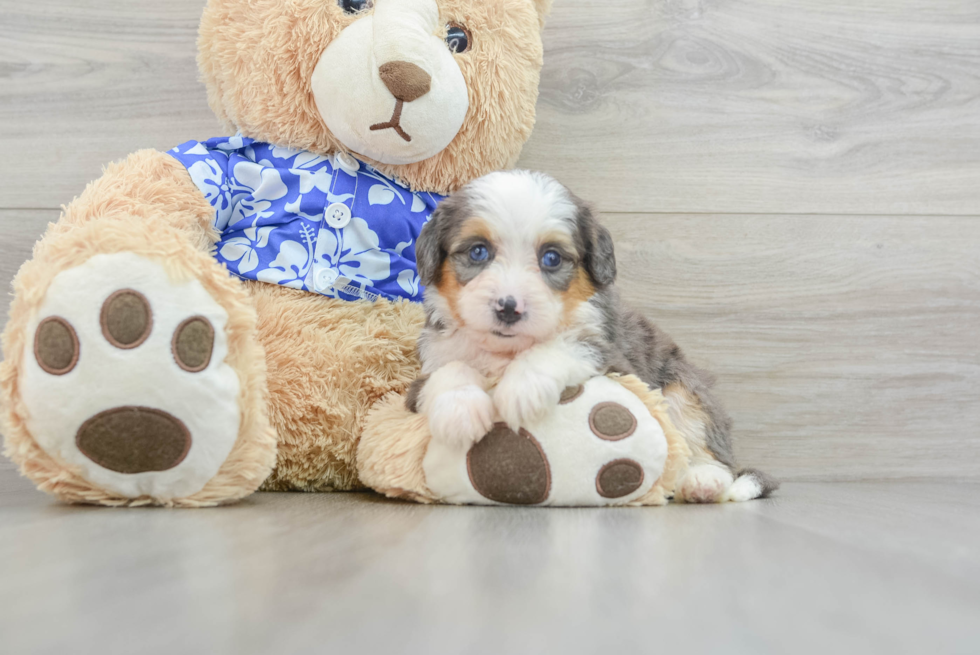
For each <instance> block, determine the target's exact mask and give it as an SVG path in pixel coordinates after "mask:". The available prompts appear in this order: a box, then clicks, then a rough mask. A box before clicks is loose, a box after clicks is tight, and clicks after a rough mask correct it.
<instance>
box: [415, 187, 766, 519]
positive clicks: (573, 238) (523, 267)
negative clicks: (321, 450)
mask: <svg viewBox="0 0 980 655" xmlns="http://www.w3.org/2000/svg"><path fill="white" fill-rule="evenodd" d="M416 255H417V259H418V268H419V275H420V278H421V281H422V284H424V285H425V286H426V291H425V309H426V315H427V321H426V325H425V328H424V330H423V332H422V335H421V338H420V339H419V355H420V358H421V360H422V377H420V378H419V380H417V381H416V382H415V383H414V384H413V385H412V388H411V390H410V392H409V398H408V406H409V408H410V409H412V410H413V411H416V412H420V413H423V414H425V415H427V416H428V419H429V426H430V428H431V432H432V438H433V439H442V440H447V441H457V442H458V445H459V446H460V447H463V448H468V447H469V446H471V445H472V444H473V443H475V442H476V441H478V440H479V439H481V438H482V437H483V436H484V435H485V434H486V433H487V432H489V431H490V429H491V427H492V426H493V422H494V420H495V415H499V417H500V418H501V419H502V420H503V421H504V422H506V423H507V424H508V425H509V426H510V427H511V428H512V429H514V430H517V429H518V428H519V427H520V426H521V425H524V424H527V423H529V422H532V421H534V420H535V419H538V418H540V417H541V416H542V415H543V414H545V413H546V412H548V411H550V410H551V409H552V408H554V407H555V406H557V405H558V403H559V399H560V396H561V393H562V391H563V390H564V389H565V388H566V387H569V386H572V385H577V384H580V383H582V382H585V381H586V380H588V379H589V378H591V377H594V376H597V375H602V374H604V373H606V372H609V371H615V372H620V373H624V374H626V373H633V374H635V375H636V376H638V377H639V378H640V379H641V380H643V381H644V382H645V383H646V384H648V385H649V386H650V387H652V388H661V389H663V393H664V396H665V397H666V399H667V400H668V402H669V404H670V415H671V418H672V420H673V421H674V424H675V425H676V427H677V428H678V430H679V431H680V432H681V434H682V435H683V436H684V437H685V439H686V440H687V442H688V445H689V446H690V448H691V451H692V453H693V458H692V462H691V466H690V468H689V469H688V471H687V473H686V474H685V475H684V477H683V478H682V480H681V482H680V483H679V484H678V488H677V489H676V490H675V499H676V500H682V501H685V502H698V503H709V502H719V501H726V500H732V501H743V500H751V499H753V498H760V497H765V496H767V495H769V494H770V493H772V491H774V490H775V489H776V487H777V484H776V482H775V481H773V480H772V479H770V478H769V477H767V476H766V475H764V474H763V473H761V472H759V471H754V470H745V471H742V472H740V473H738V474H737V475H736V474H735V471H736V470H737V469H736V466H735V459H734V456H733V453H732V445H731V437H730V432H731V419H729V417H728V415H727V414H726V413H725V411H724V410H723V409H722V407H721V405H719V404H718V402H717V401H716V400H715V398H714V397H713V396H712V393H711V385H712V378H711V377H710V376H709V375H708V374H707V373H705V372H704V371H702V370H700V369H698V368H697V367H695V366H694V365H692V364H691V363H689V362H688V361H687V359H685V357H684V354H683V353H682V352H681V350H680V348H678V347H677V345H675V344H674V342H673V341H671V339H670V337H668V336H667V335H666V334H664V333H663V332H661V331H660V330H659V329H658V328H657V327H656V326H654V325H653V324H651V323H650V322H649V321H647V320H646V319H645V318H644V317H643V316H641V315H640V314H638V313H637V312H635V311H633V310H632V309H630V308H628V307H624V306H623V305H622V304H620V301H619V294H618V292H617V289H616V287H615V286H614V282H615V280H616V257H615V253H614V251H613V242H612V237H611V235H610V234H609V231H608V230H607V229H606V228H604V227H603V226H601V225H600V224H599V223H598V222H597V220H596V218H595V216H594V215H593V213H592V211H591V210H590V208H589V207H588V206H587V205H586V204H585V203H583V202H582V201H581V200H580V199H579V198H577V197H576V196H575V195H574V194H572V193H571V192H570V191H569V190H568V189H566V188H565V187H564V186H562V185H561V184H560V183H558V182H557V181H556V180H554V179H553V178H551V177H549V176H547V175H544V174H542V173H534V172H529V171H509V172H499V173H492V174H490V175H487V176H485V177H482V178H479V179H477V180H475V181H473V182H471V183H470V184H468V185H467V186H465V187H464V188H463V189H461V190H460V191H458V192H457V193H455V194H453V195H452V196H450V197H449V198H447V199H446V200H445V201H443V202H442V204H440V205H439V207H438V208H437V209H436V211H435V213H434V214H433V215H432V218H431V219H430V221H429V222H428V224H426V226H425V228H423V230H422V233H421V235H420V236H419V239H418V242H417V244H416ZM491 389H492V391H491Z"/></svg>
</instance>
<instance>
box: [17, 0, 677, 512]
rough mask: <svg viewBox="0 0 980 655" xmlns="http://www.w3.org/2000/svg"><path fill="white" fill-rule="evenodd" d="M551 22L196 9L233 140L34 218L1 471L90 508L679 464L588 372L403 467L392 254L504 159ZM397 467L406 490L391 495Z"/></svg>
mask: <svg viewBox="0 0 980 655" xmlns="http://www.w3.org/2000/svg"><path fill="white" fill-rule="evenodd" d="M549 8H550V0H494V1H493V2H486V1H485V0H289V2H267V1H261V2H256V1H255V0H209V1H208V3H207V5H206V8H205V10H204V14H203V19H202V22H201V27H200V35H199V60H198V61H199V67H200V70H201V73H202V77H203V80H204V82H205V85H206V87H207V92H208V98H209V102H210V105H211V107H212V109H213V110H214V111H215V113H216V114H217V115H218V116H219V118H220V119H221V120H222V121H223V122H224V123H225V124H226V125H227V128H228V132H229V133H231V134H234V136H226V137H217V138H212V139H208V140H204V141H197V140H192V141H188V142H186V143H184V144H181V145H177V146H176V147H174V148H173V149H172V150H170V151H168V152H159V151H153V150H144V151H139V152H136V153H134V154H133V155H131V156H130V157H128V158H127V159H126V160H124V161H122V162H119V163H115V164H112V165H110V166H108V167H107V168H106V170H105V172H104V175H103V176H102V177H101V178H100V179H99V180H97V181H95V182H93V183H91V184H90V185H89V186H88V187H87V188H86V189H85V190H84V192H83V193H82V194H81V195H80V196H79V197H78V198H76V199H75V200H74V201H73V202H72V203H71V204H69V205H68V206H67V207H66V208H65V210H64V212H63V214H62V216H61V217H60V219H59V220H58V221H57V222H56V223H54V224H52V225H50V226H49V228H48V230H47V232H46V233H45V234H44V236H43V238H42V239H41V240H40V241H39V242H38V244H37V245H36V247H35V250H34V254H33V257H32V259H31V260H30V261H28V262H27V263H25V264H24V265H23V267H22V268H21V270H20V271H19V273H18V275H17V277H16V278H15V280H14V284H13V287H14V299H13V301H12V304H11V311H10V319H9V322H8V325H7V326H6V329H5V331H4V334H3V350H4V360H3V363H2V365H0V399H2V406H3V407H2V421H3V432H4V435H5V452H6V454H7V455H8V456H9V457H10V458H11V459H13V460H14V461H15V462H16V463H17V464H18V465H19V466H20V468H21V471H22V472H23V473H24V474H25V475H26V476H28V477H29V478H30V479H31V480H33V481H34V482H35V483H36V484H37V485H38V487H39V488H41V489H43V490H44V491H47V492H49V493H51V494H53V495H55V496H56V497H58V498H60V499H62V500H64V501H67V502H78V503H92V504H102V505H114V506H138V505H150V504H155V505H165V506H182V507H199V506H210V505H218V504H224V503H230V502H233V501H236V500H238V499H241V498H243V497H245V496H247V495H249V494H251V493H252V492H254V491H255V490H257V489H259V488H262V489H265V490H297V491H328V490H351V489H359V488H363V486H364V485H370V486H372V487H375V488H377V489H379V490H381V491H383V492H385V493H388V494H389V495H399V496H401V497H408V498H413V499H416V500H424V501H428V502H432V501H435V500H442V501H444V502H491V503H493V502H500V503H511V504H521V503H522V502H525V501H529V500H530V501H534V502H535V503H538V504H549V503H550V504H563V503H564V504H568V503H573V504H574V503H575V502H585V503H586V504H589V503H590V502H591V503H593V504H603V503H605V502H606V501H607V500H608V501H609V502H616V503H630V504H656V503H658V502H661V501H662V500H663V499H664V498H665V497H666V494H667V493H669V489H668V487H669V482H670V480H671V479H672V471H674V469H675V468H676V467H675V464H676V462H680V461H681V460H682V459H683V458H682V457H681V458H678V457H677V456H675V455H676V454H677V453H678V452H680V451H679V450H677V447H674V446H672V445H671V444H673V443H674V442H673V441H672V438H671V436H670V435H671V430H670V428H669V427H666V428H665V426H667V425H668V422H667V421H666V419H665V417H664V414H663V412H662V411H661V410H662V408H661V406H660V401H658V400H657V399H656V398H654V397H652V396H649V394H650V393H653V392H650V391H649V390H646V389H641V388H640V387H639V386H637V384H636V382H637V381H635V380H634V381H632V382H630V381H626V380H625V379H624V380H617V381H611V380H609V379H605V378H603V379H597V380H593V381H590V383H589V384H588V385H586V386H587V387H588V389H587V390H586V391H587V392H586V393H585V396H584V400H582V399H580V400H577V401H575V402H572V403H571V404H569V405H568V407H563V408H559V409H558V410H556V414H555V417H554V421H556V423H555V424H554V425H553V426H552V427H551V428H549V427H547V426H528V427H527V429H525V430H522V431H521V433H520V434H517V433H510V432H509V431H507V430H503V429H501V430H497V431H495V432H494V433H492V434H491V435H488V436H487V438H485V439H484V440H483V442H481V443H483V445H482V447H481V449H480V450H479V452H478V453H477V454H475V455H474V454H473V453H469V454H467V453H451V452H442V451H440V450H439V448H438V447H433V448H427V446H428V440H427V436H426V434H425V432H426V431H425V429H424V427H425V426H424V425H420V424H419V420H420V419H419V417H418V416H415V415H411V414H406V413H405V412H406V410H405V407H404V400H403V394H404V393H405V391H406V389H407V388H408V385H409V384H410V383H411V382H412V381H413V380H414V379H415V378H416V377H417V375H418V372H419V363H418V359H417V355H416V340H417V337H418V335H419V331H420V329H421V327H422V325H423V322H424V316H423V311H422V308H421V305H420V303H419V302H418V301H419V300H420V299H421V297H422V294H423V288H422V287H421V285H420V281H419V276H418V272H417V269H416V266H415V251H414V248H415V243H416V241H417V239H418V236H419V233H420V231H421V229H422V227H423V226H424V225H425V223H426V221H427V219H428V217H429V216H430V214H431V213H432V211H433V210H434V208H435V206H436V205H437V204H438V203H439V202H440V200H441V199H442V198H443V197H444V196H445V195H446V194H449V193H451V192H453V191H454V190H455V189H457V188H459V187H460V186H462V185H463V184H465V183H466V182H468V181H470V180H472V179H474V178H476V177H478V176H481V175H483V174H486V173H488V172H491V171H494V170H498V169H502V168H509V167H512V166H513V165H514V164H515V163H516V161H517V158H518V156H519V154H520V151H521V148H522V146H523V144H524V143H525V142H526V140H527V139H528V137H529V135H530V133H531V129H532V127H533V124H534V118H535V102H536V98H537V91H538V81H539V72H540V69H541V65H542V43H541V28H542V25H543V21H544V18H545V16H546V14H547V13H548V11H549ZM603 385H605V386H603ZM609 385H611V386H609ZM640 386H642V385H640ZM602 398H606V400H605V401H603V402H605V405H606V407H607V409H608V407H609V406H611V405H610V402H612V401H610V400H609V399H610V398H611V399H613V400H615V401H616V402H612V404H613V405H616V406H617V407H619V408H620V409H622V408H630V407H632V410H630V411H627V414H630V415H631V416H633V417H634V418H635V417H639V428H638V430H637V431H636V433H637V434H636V436H635V438H634V437H631V438H630V439H623V440H622V441H618V440H617V439H613V438H610V437H609V436H608V435H605V436H604V435H603V433H602V429H598V431H597V430H596V428H595V425H596V424H595V421H594V420H593V419H594V417H591V418H590V417H589V416H586V415H584V414H583V415H582V416H579V414H582V412H586V414H588V413H589V412H590V411H591V410H590V409H589V407H586V404H588V403H592V404H593V405H597V404H599V405H601V404H602V402H599V401H600V400H602ZM379 401H380V402H379ZM375 405H377V407H376V410H375V412H374V413H372V414H371V416H372V417H373V420H372V421H368V428H367V429H368V434H369V438H368V439H366V440H365V442H364V444H363V448H361V451H362V452H361V460H362V461H361V462H360V464H359V462H358V448H359V445H361V444H359V438H360V436H361V434H362V432H363V431H364V430H365V425H366V419H367V417H368V413H369V410H371V408H372V407H374V406H375ZM644 407H646V409H647V410H648V412H646V413H645V412H644ZM593 409H594V408H593ZM617 411H618V410H617ZM624 411H625V410H624ZM607 414H608V416H612V417H613V418H615V416H614V415H615V414H616V413H615V412H612V413H611V414H610V413H609V412H607ZM623 416H625V414H622V412H620V414H619V417H620V419H622V417H623ZM590 420H591V421H592V422H591V423H588V425H587V424H586V423H587V422H588V421H590ZM562 421H565V424H567V425H571V424H573V423H575V422H576V421H577V422H578V423H577V425H578V428H577V429H579V430H580V431H582V432H583V434H585V435H586V436H585V437H583V438H584V441H583V440H580V443H581V444H582V448H584V451H583V452H586V451H587V452H590V453H594V454H593V455H591V457H593V459H594V458H599V459H602V458H606V459H609V457H611V456H612V455H615V454H616V453H620V454H624V456H623V457H612V459H611V460H610V462H612V463H615V464H616V466H613V467H612V468H609V467H605V468H603V469H602V471H593V470H592V468H595V467H594V466H593V464H595V462H593V461H592V460H589V461H588V462H585V464H582V463H581V462H579V463H578V464H574V465H573V464H569V463H568V462H569V461H571V460H568V457H567V456H566V455H568V453H569V452H571V455H569V456H571V457H572V459H573V460H574V459H575V457H576V455H575V453H574V452H572V451H567V448H566V449H565V450H562V447H560V444H559V445H556V443H558V442H556V441H555V436H554V435H555V434H556V430H558V429H559V428H560V427H561V425H563V424H562ZM613 423H614V424H615V420H614V421H613ZM555 426H558V427H555ZM589 426H591V427H589ZM589 430H591V431H589ZM549 435H551V436H549ZM588 435H591V436H588ZM515 437H517V438H518V439H519V440H523V441H515V440H514V438H515ZM528 437H530V439H528ZM590 440H591V441H590ZM596 440H598V442H596ZM532 441H533V444H532V447H533V448H537V449H538V451H537V452H539V453H540V455H541V457H539V458H538V461H537V463H536V464H534V465H533V466H532V467H531V468H527V467H524V468H521V466H523V465H522V464H520V462H523V461H524V459H526V458H524V456H523V455H521V456H519V457H518V458H517V459H516V460H515V459H514V457H513V456H512V454H513V453H511V454H510V455H509V454H508V452H510V451H512V450H513V447H514V446H515V445H516V446H517V447H518V450H519V452H520V453H524V454H525V455H526V454H527V453H528V452H529V451H528V450H527V448H526V447H525V446H527V444H531V442H532ZM559 441H560V440H559ZM525 442H526V443H525ZM409 443H411V448H410V450H411V452H412V453H413V457H414V459H411V460H410V461H409V460H406V459H399V458H398V457H397V455H396V454H394V453H395V450H397V449H398V448H401V447H408V444H409ZM534 444H537V445H534ZM478 445H479V444H478ZM590 449H591V450H590ZM597 449H598V450H597ZM566 451H567V452H566ZM606 451H608V452H606ZM562 453H565V454H564V455H563V454H562ZM419 454H421V456H420V457H415V455H419ZM627 455H628V456H627ZM522 458H523V459H522ZM532 459H533V458H532ZM580 459H581V457H580ZM627 460H628V461H627ZM481 462H482V464H481ZM514 462H518V465H517V468H513V466H514ZM549 462H550V464H549ZM563 462H565V463H563ZM629 462H632V463H631V464H630V463H629ZM402 465H404V468H402V469H399V466H402ZM542 466H544V467H545V468H548V467H550V469H549V471H550V472H549V473H548V475H547V476H545V478H547V479H546V480H545V478H542V477H541V471H542ZM583 466H584V468H583ZM508 467H510V468H508ZM535 467H536V468H535ZM532 469H534V470H532ZM566 469H567V470H566ZM507 470H510V471H512V472H515V474H514V476H513V478H514V479H513V480H511V481H509V482H507V481H504V482H505V483H502V482H501V481H500V480H497V481H496V482H492V481H491V482H487V480H488V479H490V478H494V476H495V475H496V476H497V477H498V478H499V475H500V471H505V472H506V471H507ZM461 471H467V474H466V477H465V479H463V478H462V477H460V476H461V475H462V473H461ZM472 471H476V472H477V473H475V474H473V475H476V478H473V477H472V475H471V473H472ZM481 471H482V473H481ZM494 471H496V473H495V472H494ZM528 473H530V475H531V477H532V478H534V479H535V480H537V482H535V483H534V484H536V485H537V486H536V487H534V488H533V489H531V491H528V489H529V487H527V485H526V484H525V483H526V481H527V479H528V475H527V474H528ZM402 474H405V475H410V476H414V477H415V478H418V476H419V475H420V474H421V475H422V482H418V480H417V484H414V486H407V487H405V488H404V489H401V488H400V487H399V486H398V485H399V482H398V481H397V480H392V478H391V475H395V476H396V477H397V476H399V475H402ZM563 475H564V476H565V477H566V478H568V477H569V476H572V477H574V476H578V478H581V479H582V480H586V484H587V486H588V485H592V487H594V488H595V489H597V490H598V493H599V500H597V499H596V498H595V497H593V496H594V494H593V496H589V495H588V494H586V495H585V496H583V495H582V493H584V492H582V490H581V489H580V488H578V487H576V488H575V489H572V488H571V487H568V488H567V489H566V488H565V487H563V486H562V479H563V478H562V476H563ZM481 476H482V477H481ZM535 476H536V477H535ZM474 480H476V481H475V482H474ZM542 480H544V482H542ZM545 482H546V486H547V493H543V491H542V490H543V489H544V487H542V484H544V483H545ZM467 485H469V486H468V487H467ZM488 485H489V486H488ZM603 485H605V486H603ZM532 486H533V485H532ZM464 487H466V488H464ZM515 489H517V491H515ZM522 489H523V491H522ZM603 489H605V490H606V493H603V492H602V490H603ZM611 489H615V491H610V490H611ZM552 490H553V491H554V492H553V493H552ZM542 494H543V495H542ZM586 496H588V497H586ZM602 499H605V500H602Z"/></svg>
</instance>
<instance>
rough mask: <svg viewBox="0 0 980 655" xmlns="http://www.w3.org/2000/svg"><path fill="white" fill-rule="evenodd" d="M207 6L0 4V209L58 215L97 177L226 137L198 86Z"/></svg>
mask: <svg viewBox="0 0 980 655" xmlns="http://www.w3.org/2000/svg"><path fill="white" fill-rule="evenodd" d="M204 5H205V0H167V1H166V2H156V1H153V0H36V1H34V2H29V3H24V2H15V1H13V0H0V139H2V140H3V141H4V142H5V143H6V144H8V148H9V152H10V153H11V154H13V153H16V156H15V157H14V156H11V157H7V158H5V160H4V162H3V163H0V190H2V196H0V197H2V199H0V207H17V208H23V207H29V208H56V207H59V206H61V205H63V204H66V203H68V202H70V201H71V199H72V198H74V197H75V196H76V195H78V194H79V193H80V192H81V191H82V189H83V188H84V187H85V184H87V183H88V182H89V181H91V180H93V179H95V178H97V177H99V175H100V174H101V170H102V167H103V166H104V165H105V164H107V163H109V162H111V161H115V160H118V159H122V158H123V157H125V156H126V155H128V154H129V153H130V152H132V151H134V150H138V149H140V148H157V149H162V150H166V149H169V148H172V147H173V146H175V145H177V144H179V143H183V142H184V141H187V140H189V139H205V138H209V137H212V136H218V135H220V134H223V133H224V131H223V130H222V128H221V127H220V125H219V124H218V121H217V119H216V118H215V117H214V115H213V114H212V113H211V111H210V109H209V108H208V106H207V97H206V93H205V90H204V86H203V84H201V83H200V82H199V81H198V73H197V64H196V61H195V57H196V45H195V41H196V35H197V23H198V20H199V18H200V13H201V10H202V9H203V7H204Z"/></svg>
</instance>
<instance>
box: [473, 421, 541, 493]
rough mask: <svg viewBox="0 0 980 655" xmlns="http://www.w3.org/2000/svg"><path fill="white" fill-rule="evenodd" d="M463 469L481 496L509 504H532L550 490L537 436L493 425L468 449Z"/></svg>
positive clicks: (504, 426)
mask: <svg viewBox="0 0 980 655" xmlns="http://www.w3.org/2000/svg"><path fill="white" fill-rule="evenodd" d="M466 468H467V470H468V472H469V476H470V482H471V483H472V485H473V488H474V489H476V490H477V492H479V494H480V495H481V496H483V497H484V498H488V499H490V500H492V501H495V502H498V503H507V504H510V505H536V504H538V503H543V502H544V501H546V500H547V499H548V494H549V493H550V492H551V470H550V468H549V466H548V460H547V458H546V457H545V455H544V451H543V450H542V449H541V444H539V443H538V441H537V439H535V438H534V437H532V436H531V435H530V434H528V433H527V432H526V431H525V430H521V432H520V434H518V433H516V432H514V431H513V430H511V429H510V428H508V427H507V426H506V425H503V424H497V425H496V426H494V428H493V430H491V431H490V432H489V433H488V434H487V436H485V437H483V439H482V440H480V442H479V443H477V444H476V445H475V446H473V447H472V448H471V449H470V452H469V453H468V454H467V456H466Z"/></svg>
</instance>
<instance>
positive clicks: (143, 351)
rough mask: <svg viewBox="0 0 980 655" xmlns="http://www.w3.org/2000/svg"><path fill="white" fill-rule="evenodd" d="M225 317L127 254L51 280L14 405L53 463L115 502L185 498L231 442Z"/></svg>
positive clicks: (196, 286)
mask: <svg viewBox="0 0 980 655" xmlns="http://www.w3.org/2000/svg"><path fill="white" fill-rule="evenodd" d="M227 323H228V312H227V311H226V310H225V309H224V308H223V307H222V306H221V305H220V304H219V303H218V302H216V301H215V300H214V299H213V298H212V296H211V295H210V294H209V293H208V292H207V291H206V290H205V288H204V286H202V284H201V283H200V282H199V281H198V280H196V279H190V280H188V281H184V282H181V283H174V282H172V281H171V279H170V277H169V276H168V274H167V271H166V270H165V269H164V268H163V266H161V265H160V264H157V263H155V262H153V261H151V260H149V259H146V258H143V257H140V256H137V255H135V254H131V253H122V254H112V255H105V254H104V255H96V256H94V257H92V258H90V259H89V260H87V261H86V262H85V263H84V264H82V265H80V266H78V267H76V268H72V269H69V270H65V271H63V272H62V273H60V274H59V275H58V276H56V277H55V279H54V281H53V282H52V284H51V286H50V287H49V289H48V292H47V295H46V296H45V298H44V300H43V302H42V303H41V305H40V307H39V310H38V312H37V314H36V317H35V318H34V319H33V320H32V321H31V323H29V324H28V330H29V332H28V334H32V335H33V339H28V340H27V343H26V345H25V352H24V359H23V368H22V370H21V377H20V391H21V398H22V401H23V404H24V407H25V409H26V415H27V419H26V425H27V428H28V431H29V432H30V434H31V436H32V437H33V438H34V440H35V441H36V442H37V444H38V445H40V446H41V448H43V449H44V451H45V452H47V453H48V455H50V456H51V457H52V458H54V459H55V460H56V461H60V462H63V463H65V464H67V465H68V466H69V467H71V468H74V469H76V470H77V471H79V473H80V475H81V476H82V477H83V478H85V479H86V480H88V481H89V482H90V483H92V484H93V485H96V486H98V487H101V488H103V489H105V490H106V491H107V492H109V493H110V494H111V495H118V496H121V497H123V498H139V497H152V498H154V499H157V500H164V501H165V500H167V499H173V498H182V497H187V496H191V495H192V494H195V493H197V492H198V491H200V490H201V489H202V488H203V487H204V486H205V484H207V483H208V481H209V480H211V479H212V478H214V476H215V475H216V474H217V473H218V471H219V469H220V468H221V466H222V464H223V463H224V462H225V460H226V459H227V458H228V456H229V453H230V452H231V450H232V447H233V446H234V445H235V442H236V439H237V438H238V435H239V428H240V422H241V412H240V409H239V392H240V382H239V375H238V373H237V372H236V371H235V369H233V368H232V367H231V366H230V365H229V364H228V363H226V357H227V355H228V350H229V339H228V334H227V331H226V326H227Z"/></svg>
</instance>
